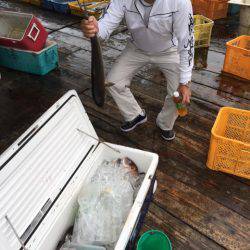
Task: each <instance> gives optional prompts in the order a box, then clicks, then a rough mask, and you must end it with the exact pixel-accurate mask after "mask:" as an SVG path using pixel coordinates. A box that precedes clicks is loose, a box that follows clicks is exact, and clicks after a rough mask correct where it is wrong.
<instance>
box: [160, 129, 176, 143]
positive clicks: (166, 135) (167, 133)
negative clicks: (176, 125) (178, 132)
mask: <svg viewBox="0 0 250 250" xmlns="http://www.w3.org/2000/svg"><path fill="white" fill-rule="evenodd" d="M161 137H162V138H163V139H164V140H166V141H172V140H173V139H174V138H175V132H174V130H161Z"/></svg>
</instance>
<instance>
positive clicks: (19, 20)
mask: <svg viewBox="0 0 250 250" xmlns="http://www.w3.org/2000/svg"><path fill="white" fill-rule="evenodd" d="M47 37H48V33H47V32H46V30H45V28H44V27H43V25H42V24H41V23H40V21H39V20H38V19H37V18H36V17H35V16H34V15H32V14H25V13H18V12H10V11H0V45H3V46H8V47H14V48H18V49H23V50H30V51H40V50H41V49H43V48H44V46H45V43H46V40H47Z"/></svg>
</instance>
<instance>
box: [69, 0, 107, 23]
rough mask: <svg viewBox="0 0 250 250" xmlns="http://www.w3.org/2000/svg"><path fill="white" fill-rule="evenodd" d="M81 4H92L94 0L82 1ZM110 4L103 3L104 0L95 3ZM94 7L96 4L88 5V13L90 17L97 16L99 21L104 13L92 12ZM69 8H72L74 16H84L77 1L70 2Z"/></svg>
mask: <svg viewBox="0 0 250 250" xmlns="http://www.w3.org/2000/svg"><path fill="white" fill-rule="evenodd" d="M79 2H80V4H82V3H91V2H93V0H80V1H79ZM98 2H100V3H103V2H104V3H108V2H109V1H102V0H97V1H95V3H98ZM93 7H94V4H93V5H88V6H87V8H86V10H87V11H88V13H89V15H92V16H95V17H96V19H99V18H100V17H101V15H102V11H91V8H93ZM69 8H70V12H71V14H72V15H76V16H82V10H81V8H80V7H79V5H78V2H77V1H74V2H70V3H69Z"/></svg>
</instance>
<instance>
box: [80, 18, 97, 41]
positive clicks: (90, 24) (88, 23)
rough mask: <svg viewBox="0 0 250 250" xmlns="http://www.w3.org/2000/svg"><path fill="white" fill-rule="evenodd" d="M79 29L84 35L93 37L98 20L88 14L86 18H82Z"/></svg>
mask: <svg viewBox="0 0 250 250" xmlns="http://www.w3.org/2000/svg"><path fill="white" fill-rule="evenodd" d="M81 29H82V32H83V34H84V36H85V37H88V38H90V37H94V36H95V34H96V33H98V31H99V28H98V22H97V20H96V19H95V17H94V16H90V17H89V19H88V20H82V22H81Z"/></svg>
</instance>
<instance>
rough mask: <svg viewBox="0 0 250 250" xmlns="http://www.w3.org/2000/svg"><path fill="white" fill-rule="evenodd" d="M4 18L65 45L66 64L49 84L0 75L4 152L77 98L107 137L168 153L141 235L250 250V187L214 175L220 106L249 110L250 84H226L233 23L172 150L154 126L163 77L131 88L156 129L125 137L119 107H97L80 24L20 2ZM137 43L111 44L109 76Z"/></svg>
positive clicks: (222, 31) (7, 4) (219, 39)
mask: <svg viewBox="0 0 250 250" xmlns="http://www.w3.org/2000/svg"><path fill="white" fill-rule="evenodd" d="M0 9H4V10H13V11H21V12H26V13H33V14H34V15H35V16H37V17H38V18H39V19H40V20H41V21H42V24H43V25H44V27H45V28H46V29H47V31H48V32H49V39H51V40H54V41H56V42H57V43H58V46H59V58H60V59H59V63H60V65H59V68H58V69H56V70H54V71H52V72H50V73H49V74H47V75H45V76H36V75H31V74H27V73H22V72H19V71H14V70H11V69H7V68H3V67H0V73H1V80H0V153H3V152H4V150H5V149H7V148H8V147H9V146H10V145H11V144H12V143H13V142H14V141H15V140H16V139H17V138H18V137H19V136H20V135H21V134H22V133H23V132H25V131H26V130H27V129H28V128H29V127H30V125H31V124H32V123H33V122H34V121H35V120H36V119H38V118H39V117H40V116H41V115H42V114H43V113H44V112H45V111H46V110H47V109H48V108H49V107H50V106H51V105H53V104H54V103H55V102H56V101H57V100H58V99H59V98H60V97H61V96H62V95H63V94H64V93H66V92H67V91H68V90H71V89H75V90H76V91H77V92H78V95H79V97H80V99H81V101H82V103H83V105H84V107H85V109H86V111H87V113H88V116H89V118H90V120H91V122H92V124H93V126H94V128H95V130H96V131H97V134H98V136H99V137H100V138H102V139H103V140H105V141H108V142H112V143H116V144H122V145H125V146H128V147H134V148H139V149H143V150H148V151H152V152H156V153H157V154H159V157H160V161H159V166H158V170H157V180H158V188H157V192H156V194H155V197H154V201H153V202H152V203H151V205H150V208H149V212H148V213H147V216H146V220H145V223H144V225H143V228H142V232H143V231H146V230H149V229H159V230H162V231H164V232H165V233H166V234H167V235H168V236H169V238H170V240H171V242H172V244H173V249H209V250H211V249H237V250H243V249H249V247H250V195H249V194H250V180H247V179H243V178H239V177H236V176H233V175H229V174H225V173H221V172H216V171H212V170H210V169H208V168H207V167H206V160H207V154H208V149H209V142H210V132H211V128H212V126H213V124H214V121H215V119H216V116H217V113H218V110H219V109H220V107H222V106H230V107H237V108H242V109H248V110H250V82H249V81H243V80H240V79H235V78H232V77H230V76H228V75H221V69H222V67H223V62H224V55H225V50H226V47H225V43H226V42H227V41H228V40H231V39H232V38H234V37H236V33H235V32H236V30H237V23H235V22H236V21H235V20H233V18H231V19H230V18H229V19H228V20H219V21H217V22H215V26H214V28H213V36H212V41H211V46H210V50H209V54H208V66H207V68H206V69H202V70H194V71H193V77H192V87H191V89H192V101H191V105H190V108H189V114H188V116H186V117H183V118H178V120H177V122H176V126H175V131H176V139H175V140H174V141H173V142H166V141H164V140H163V139H161V137H160V132H159V130H158V129H157V128H156V125H155V119H156V116H157V114H158V112H159V111H160V110H161V107H162V105H163V101H164V98H165V95H166V92H167V89H166V82H165V81H164V79H163V77H162V75H161V74H160V72H159V71H158V70H157V69H154V68H151V67H149V66H147V67H144V68H143V69H142V70H140V72H139V73H138V74H137V75H136V77H134V78H133V81H132V84H131V89H132V91H133V93H134V94H135V96H136V98H137V100H138V101H139V102H140V103H141V105H142V107H143V108H145V110H146V112H147V114H148V122H147V123H145V124H143V125H142V126H141V127H138V128H137V129H135V131H133V132H130V133H122V132H121V131H120V129H119V127H120V125H121V122H122V117H121V115H120V114H119V111H118V108H117V107H116V105H115V104H114V102H113V100H112V98H111V97H110V96H107V98H106V103H105V106H104V107H103V108H99V107H97V106H96V105H95V104H94V102H93V100H92V96H91V85H90V84H91V80H90V67H91V58H90V54H91V44H90V41H89V40H88V39H85V38H83V36H82V32H81V30H80V20H81V19H80V18H79V17H76V16H70V15H63V14H59V13H55V12H52V11H47V10H44V9H41V8H39V7H36V6H32V5H28V4H25V3H21V1H18V0H0ZM228 34H230V35H228ZM128 37H129V34H128V32H127V30H126V27H125V26H124V25H121V26H120V27H119V28H118V29H117V30H116V31H115V32H114V34H113V35H112V36H111V38H110V39H109V40H108V41H106V42H104V43H103V46H102V48H103V57H104V64H105V70H106V72H107V71H108V70H109V69H110V67H111V65H112V64H113V63H114V61H115V60H116V58H117V57H118V56H119V55H120V54H121V51H122V50H123V49H124V48H125V45H126V40H127V39H128ZM0 203H1V201H0Z"/></svg>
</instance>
